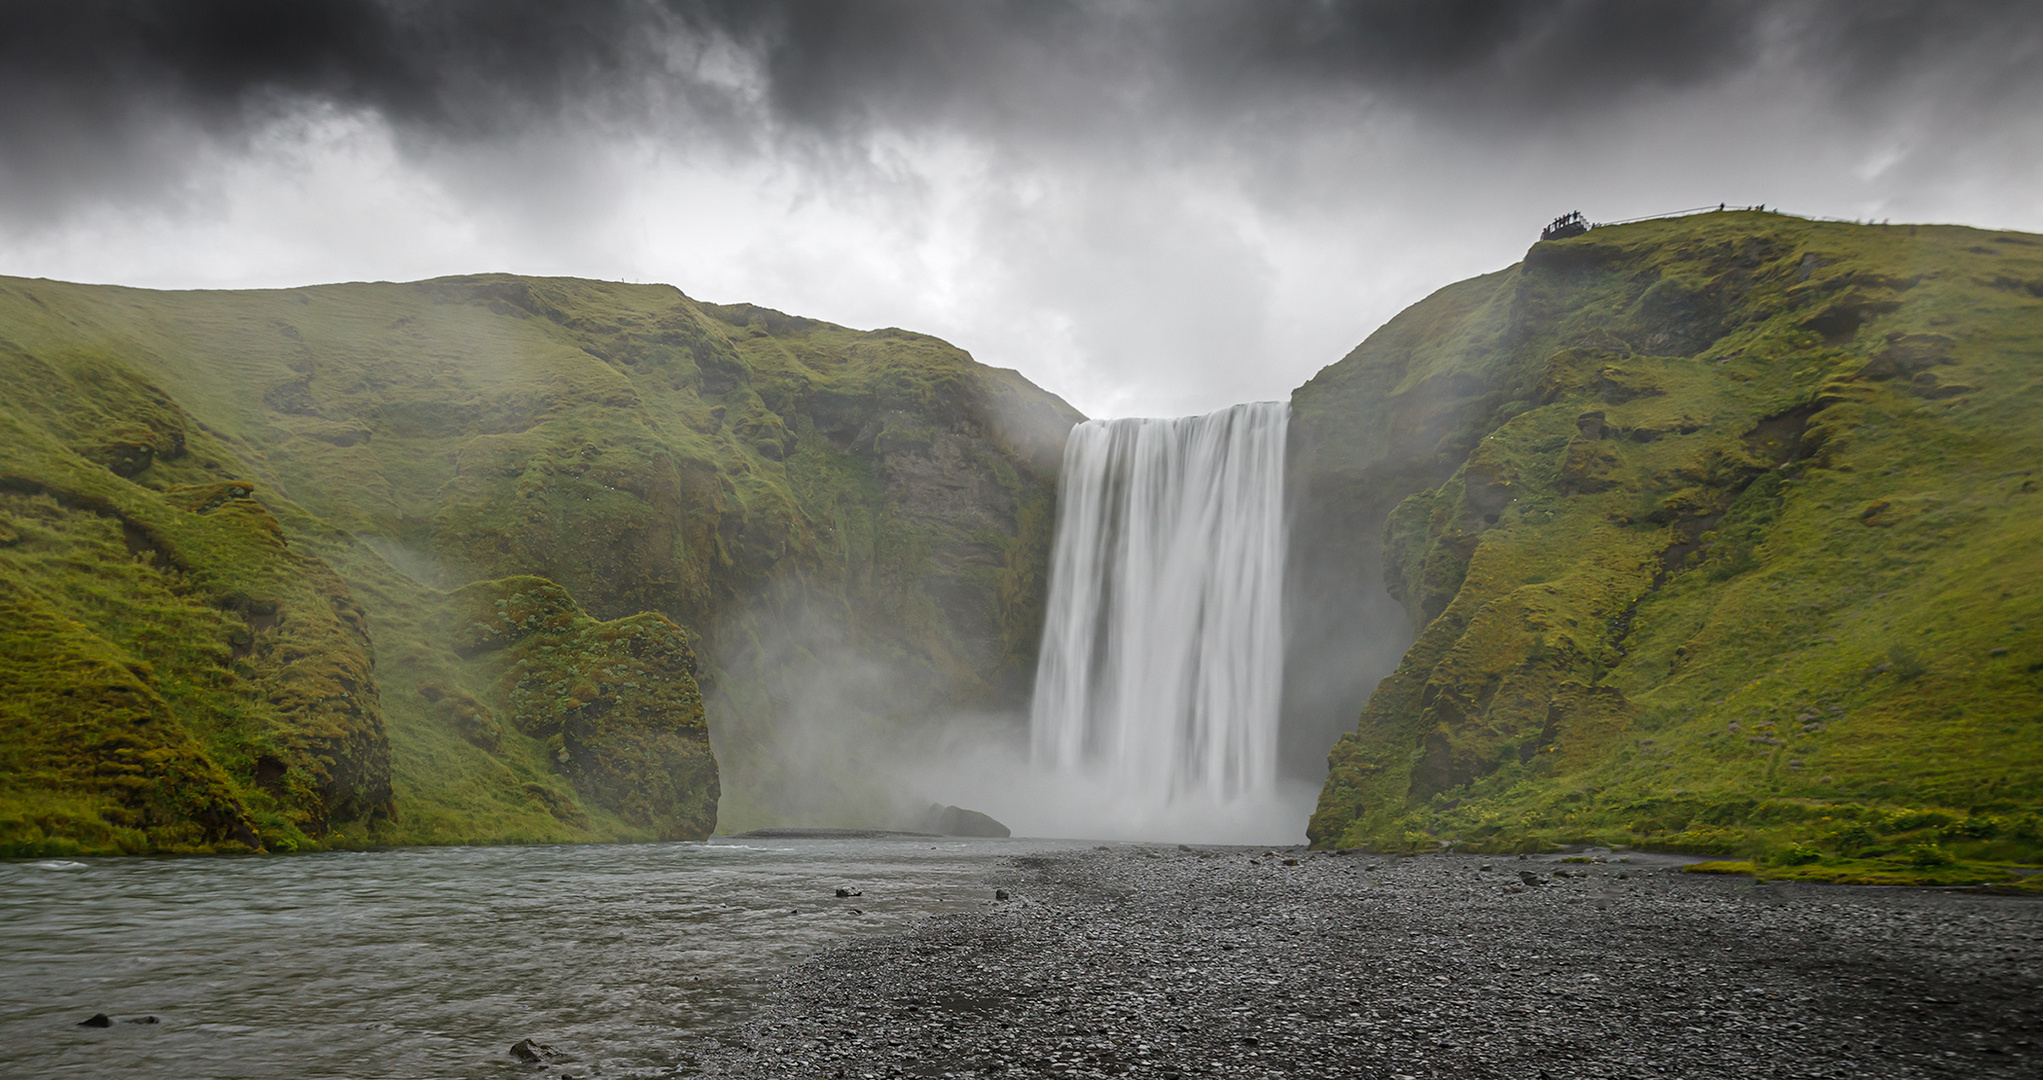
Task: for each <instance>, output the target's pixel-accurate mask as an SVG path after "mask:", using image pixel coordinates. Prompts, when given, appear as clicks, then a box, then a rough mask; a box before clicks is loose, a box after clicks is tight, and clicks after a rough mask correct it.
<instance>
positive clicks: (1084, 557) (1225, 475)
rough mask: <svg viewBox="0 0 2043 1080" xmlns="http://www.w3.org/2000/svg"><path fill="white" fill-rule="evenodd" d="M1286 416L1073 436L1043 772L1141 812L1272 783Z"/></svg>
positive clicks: (1038, 744) (1047, 676)
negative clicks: (1076, 778)
mask: <svg viewBox="0 0 2043 1080" xmlns="http://www.w3.org/2000/svg"><path fill="white" fill-rule="evenodd" d="M1289 416H1290V407H1289V406H1288V405H1287V404H1286V403H1284V402H1281V401H1273V402H1258V403H1255V404H1250V405H1236V406H1234V407H1233V408H1229V409H1222V410H1221V411H1219V412H1216V413H1210V414H1208V415H1205V416H1187V417H1180V418H1178V419H1172V420H1088V421H1086V422H1085V423H1083V424H1080V425H1078V426H1077V427H1076V428H1073V429H1072V431H1071V436H1070V440H1069V441H1068V442H1067V443H1066V444H1065V447H1064V472H1063V475H1062V477H1061V478H1060V480H1059V484H1060V493H1059V495H1058V508H1057V509H1058V513H1057V539H1056V546H1055V548H1054V550H1053V553H1052V557H1051V559H1052V561H1051V567H1050V601H1049V609H1048V612H1047V614H1046V618H1045V624H1044V628H1043V647H1042V652H1041V658H1040V660H1039V661H1038V666H1037V669H1036V688H1035V698H1034V702H1033V706H1032V710H1031V716H1030V727H1031V734H1032V738H1033V743H1034V754H1035V758H1036V762H1037V764H1038V765H1039V766H1044V767H1048V768H1050V769H1052V770H1054V771H1056V772H1058V773H1063V774H1070V775H1079V774H1084V775H1089V776H1092V777H1095V778H1097V779H1100V780H1103V781H1106V782H1108V783H1110V784H1112V785H1113V786H1114V787H1115V788H1116V789H1117V790H1118V791H1119V792H1120V793H1121V794H1122V795H1124V796H1126V797H1127V798H1129V799H1130V800H1131V801H1134V802H1138V803H1142V804H1146V805H1148V806H1151V807H1163V806H1165V805H1167V804H1169V803H1171V802H1173V801H1174V800H1179V799H1182V798H1186V797H1199V798H1202V799H1205V800H1219V801H1231V800H1235V799H1238V798H1240V797H1243V796H1251V795H1257V794H1261V793H1266V792H1267V791H1268V790H1269V789H1270V788H1271V787H1272V786H1273V785H1274V784H1275V782H1276V771H1277V710H1278V704H1279V697H1280V693H1281V690H1280V680H1281V676H1282V673H1283V670H1284V640H1283V626H1282V610H1281V598H1282V593H1283V578H1284V505H1283V504H1284V497H1283V489H1284V432H1285V427H1286V425H1287V423H1288V421H1289Z"/></svg>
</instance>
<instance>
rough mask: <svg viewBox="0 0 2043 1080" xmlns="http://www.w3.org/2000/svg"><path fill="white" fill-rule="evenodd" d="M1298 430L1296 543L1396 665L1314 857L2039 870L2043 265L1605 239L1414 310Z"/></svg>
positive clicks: (1707, 221)
mask: <svg viewBox="0 0 2043 1080" xmlns="http://www.w3.org/2000/svg"><path fill="white" fill-rule="evenodd" d="M1294 408H1295V418H1294V421H1293V432H1294V444H1293V446H1294V450H1293V453H1294V464H1293V476H1294V478H1295V482H1296V483H1297V484H1298V485H1299V486H1300V488H1301V489H1302V490H1303V491H1305V492H1306V493H1307V495H1306V496H1305V498H1304V502H1303V504H1302V509H1301V511H1300V513H1299V521H1300V525H1299V526H1298V528H1299V529H1300V530H1301V531H1303V532H1305V533H1306V534H1308V536H1316V537H1317V538H1318V539H1317V540H1315V541H1312V542H1316V543H1318V544H1319V545H1320V546H1321V548H1322V549H1324V550H1327V551H1332V552H1335V553H1336V554H1335V555H1334V556H1332V557H1335V558H1344V559H1347V560H1349V561H1348V563H1347V564H1346V568H1345V571H1342V572H1346V573H1348V574H1349V575H1350V576H1351V577H1356V578H1360V577H1362V576H1364V575H1365V574H1367V573H1369V572H1380V574H1381V578H1380V580H1381V582H1382V586H1383V591H1384V592H1385V593H1387V594H1388V595H1389V596H1390V597H1392V598H1394V599H1395V600H1396V601H1397V604H1398V606H1399V607H1400V608H1401V609H1402V614H1403V616H1404V617H1405V618H1406V619H1407V620H1408V624H1407V628H1405V629H1404V632H1405V633H1408V634H1411V635H1413V636H1414V637H1415V638H1416V640H1415V642H1414V643H1413V644H1412V645H1411V647H1410V649H1409V651H1408V652H1406V653H1405V654H1404V656H1403V659H1402V661H1401V662H1400V663H1399V664H1398V665H1397V668H1396V670H1395V672H1394V673H1392V674H1391V675H1390V676H1389V677H1388V678H1386V679H1384V680H1383V681H1382V682H1381V684H1379V685H1378V686H1377V687H1376V688H1375V690H1374V693H1373V694H1371V695H1370V696H1369V698H1368V704H1367V707H1366V708H1365V709H1364V710H1363V711H1362V714H1361V717H1360V721H1359V724H1358V726H1357V727H1356V728H1355V730H1353V731H1351V732H1349V733H1348V734H1347V735H1345V736H1343V737H1342V738H1341V740H1340V742H1339V744H1338V745H1337V746H1336V747H1335V748H1334V751H1333V753H1332V755H1331V759H1330V763H1331V772H1330V774H1329V776H1328V779H1327V782H1326V785H1325V788H1324V791H1323V792H1322V795H1321V798H1320V803H1319V809H1318V812H1317V813H1316V814H1315V815H1314V817H1313V819H1312V824H1311V829H1310V835H1311V837H1312V839H1313V841H1314V842H1315V843H1317V844H1319V845H1322V846H1330V845H1353V844H1364V843H1367V844H1372V845H1376V846H1382V847H1388V848H1400V849H1403V848H1427V849H1431V848H1435V847H1438V846H1441V845H1451V846H1456V847H1461V848H1464V849H1475V850H1514V849H1515V850H1524V849H1528V848H1550V847H1551V846H1553V845H1556V844H1566V843H1624V844H1645V845H1650V846H1654V847H1658V848H1662V849H1669V850H1677V851H1689V852H1696V853H1709V854H1721V855H1727V856H1729V855H1737V856H1743V857H1751V858H1757V859H1759V860H1760V863H1761V865H1763V866H1768V865H1770V866H1771V867H1772V868H1773V870H1772V871H1770V872H1776V873H1783V874H1796V873H1799V874H1804V875H1809V876H1829V877H1832V878H1839V879H1857V880H1880V879H1881V877H1880V875H1881V874H1882V873H1884V872H1885V871H1886V870H1888V869H1895V870H1897V872H1901V871H1906V873H1904V874H1903V876H1907V875H1908V874H1913V875H1914V879H1923V876H1924V875H1928V876H1929V877H1931V878H1934V877H1935V876H1936V875H1937V874H1956V875H1958V876H1960V877H1964V876H1965V875H1967V874H1973V875H1977V874H1978V873H1979V872H1980V871H1979V870H1978V869H1977V867H1971V868H1967V867H1965V866H1964V865H1963V863H1964V861H1965V860H1975V861H1976V860H1986V861H1989V862H1990V861H1992V860H1995V859H2020V860H2025V861H2035V860H2036V859H2037V857H2038V855H2039V847H2038V834H2039V829H2043V825H2039V821H2038V810H2039V808H2043V704H2039V703H2043V589H2039V588H2038V586H2037V582H2038V581H2043V492H2039V491H2038V488H2039V481H2043V477H2039V472H2043V238H2038V237H2035V236H2028V235H2021V234H2013V233H1991V232H1982V231H1979V230H1975V229H1967V228H1956V227H1931V226H1893V227H1874V226H1857V225H1849V224H1836V223H1819V222H1812V221H1806V220H1801V219H1795V218H1789V217H1784V216H1780V215H1769V214H1756V213H1717V214H1705V215H1700V216H1696V217H1690V218H1683V219H1678V220H1670V221H1656V222H1648V223H1641V224H1635V225H1627V226H1621V227H1605V228H1598V229H1596V230H1594V231H1592V232H1589V233H1588V234H1587V235H1583V236H1579V237H1575V238H1571V239H1565V240H1558V241H1550V242H1541V243H1539V244H1537V245H1536V246H1534V247H1533V248H1532V250H1531V251H1530V252H1529V253H1528V254H1527V256H1526V259H1525V261H1524V262H1523V263H1521V264H1519V265H1518V266H1514V267H1512V268H1510V269H1508V270H1504V271H1501V272H1499V273H1495V274H1490V275H1487V276H1485V277H1481V278H1476V279H1473V280H1470V281H1465V282H1462V283H1460V284H1457V285H1453V286H1449V287H1448V288H1446V289H1443V290H1441V291H1440V292H1438V293H1436V294H1434V295H1433V296H1431V297H1429V298H1428V299H1426V300H1425V301H1423V302H1421V303H1419V304H1417V305H1414V306H1413V307H1412V308H1410V309H1408V310H1407V311H1405V312H1404V313H1403V314H1401V315H1399V316H1398V317H1397V318H1396V319H1394V320H1392V321H1391V322H1390V323H1389V324H1387V325H1386V326H1384V327H1383V328H1382V329H1381V330H1379V331H1378V332H1377V333H1375V334H1374V335H1372V336H1371V337H1370V338H1369V340H1368V341H1366V342H1364V343H1363V344H1362V345H1361V346H1360V347H1359V348H1357V349H1356V350H1355V351H1354V352H1353V353H1351V354H1350V355H1349V356H1348V357H1347V358H1346V359H1344V360H1342V361H1341V362H1340V363H1338V364H1335V365H1334V366H1332V367H1330V368H1328V369H1326V370H1325V371H1323V372H1321V373H1320V375H1319V376H1318V377H1317V378H1315V379H1314V380H1313V381H1312V382H1310V383H1308V384H1307V385H1306V386H1304V387H1303V388H1301V389H1300V390H1299V391H1298V393H1297V395H1296V396H1295V398H1294ZM1343 529H1347V530H1349V535H1350V536H1351V537H1352V539H1353V545H1352V547H1349V548H1345V549H1344V548H1342V547H1341V546H1340V545H1339V544H1338V542H1337V540H1333V539H1329V537H1330V536H1337V535H1338V533H1339V532H1340V531H1341V530H1343ZM1358 530H1359V531H1366V535H1358V534H1357V531H1358ZM1336 569H1337V570H1339V568H1336ZM1323 572H1324V571H1323ZM1356 595H1359V594H1356ZM1379 595H1381V594H1379ZM1356 602H1357V603H1367V602H1369V601H1368V598H1367V597H1364V598H1363V599H1361V600H1358V601H1356ZM1392 632H1393V633H1395V630H1394V631H1392ZM1953 860H1957V861H1958V862H1959V864H1960V865H1959V866H1957V867H1956V868H1952V867H1951V866H1950V865H1949V864H1951V863H1952V861H1953Z"/></svg>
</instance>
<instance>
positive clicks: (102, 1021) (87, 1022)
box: [78, 1013, 113, 1027]
mask: <svg viewBox="0 0 2043 1080" xmlns="http://www.w3.org/2000/svg"><path fill="white" fill-rule="evenodd" d="M78 1026H79V1027H112V1026H113V1021H112V1020H110V1019H108V1018H107V1015H106V1014H105V1013H93V1014H92V1015H91V1016H89V1017H86V1018H85V1019H83V1020H80V1021H78Z"/></svg>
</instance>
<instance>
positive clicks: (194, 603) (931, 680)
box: [0, 275, 1078, 854]
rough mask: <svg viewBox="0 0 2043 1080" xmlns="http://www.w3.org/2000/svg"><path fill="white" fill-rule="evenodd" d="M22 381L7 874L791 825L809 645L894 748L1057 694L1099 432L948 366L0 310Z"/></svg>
mask: <svg viewBox="0 0 2043 1080" xmlns="http://www.w3.org/2000/svg"><path fill="white" fill-rule="evenodd" d="M0 372H4V374H5V388H6V391H7V392H6V394H5V395H4V396H0V436H4V437H0V607H4V609H5V611H4V615H5V616H6V618H5V621H4V624H0V637H4V642H0V644H4V649H0V723H4V725H5V728H6V730H5V731H4V732H0V850H4V851H7V852H12V853H16V854H31V853H60V852H111V851H181V850H193V851H196V850H216V851H217V850H239V849H246V848H264V849H268V850H288V849H300V848H307V847H319V846H331V845H336V844H340V845H350V844H368V843H419V842H423V843H445V842H515V841H556V840H592V839H633V838H648V837H680V836H701V835H704V834H706V833H707V832H708V831H709V829H710V828H712V827H713V826H714V825H715V823H716V821H717V816H718V801H719V794H720V793H721V794H722V796H723V803H724V816H725V818H726V819H727V820H728V819H733V818H735V819H736V821H737V822H738V823H739V824H740V826H741V827H742V826H743V825H745V824H763V823H772V818H773V817H774V815H775V814H776V812H777V810H776V806H775V804H774V802H773V798H774V793H775V792H776V791H779V790H782V789H784V788H785V787H787V786H788V784H787V783H786V780H787V778H786V777H784V776H781V775H779V774H777V773H776V771H775V761H774V756H773V750H774V746H775V735H774V733H775V732H776V731H777V730H778V725H779V724H780V723H781V722H782V721H783V720H784V717H783V716H782V715H781V714H782V713H783V712H785V711H786V708H787V705H786V700H785V699H786V697H787V695H786V693H785V692H784V690H785V687H784V686H783V685H782V684H784V683H785V682H787V681H788V680H791V679H792V680H799V679H801V678H803V677H804V673H808V674H811V675H812V674H814V673H815V672H816V671H818V670H821V669H822V668H823V667H825V666H826V660H827V659H828V658H819V657H818V656H817V652H818V649H817V647H816V645H815V642H816V641H817V640H820V639H824V638H827V640H828V641H829V642H831V643H833V644H834V645H835V646H837V647H841V648H843V649H845V650H848V651H850V652H851V653H853V654H856V655H857V656H859V657H862V658H867V659H870V660H871V661H872V662H873V663H876V664H880V665H884V667H885V668H886V670H887V671H888V672H889V683H890V685H891V686H892V687H893V688H894V689H896V690H898V691H899V696H898V699H897V702H896V703H895V704H894V705H890V706H889V707H888V708H886V709H884V710H881V711H882V712H884V715H880V716H875V717H869V718H868V719H869V720H871V722H872V723H875V724H880V725H885V726H890V727H891V728H894V729H901V730H906V731H909V732H912V731H914V730H915V729H916V725H918V724H920V723H927V722H929V721H930V719H931V718H932V717H933V716H935V715H937V714H938V713H939V712H940V711H941V710H946V709H955V708H982V709H994V708H999V707H1002V706H1003V705H1010V704H1012V703H1013V701H1014V700H1016V699H1017V698H1018V696H1019V695H1020V694H1022V693H1024V692H1025V689H1026V681H1027V673H1028V672H1029V671H1030V670H1031V669H1032V666H1033V651H1034V648H1035V640H1034V638H1035V629H1036V626H1037V624H1038V623H1039V622H1040V608H1041V604H1042V589H1043V577H1044V573H1045V570H1044V562H1045V558H1046V552H1047V548H1048V543H1049V529H1050V526H1051V520H1052V516H1053V512H1054V472H1055V468H1056V462H1057V455H1058V452H1059V449H1060V447H1061V445H1062V440H1063V435H1064V432H1065V430H1067V429H1068V428H1069V427H1070V425H1071V424H1072V423H1074V422H1075V421H1076V420H1077V419H1078V417H1077V415H1076V413H1074V412H1073V411H1072V410H1071V409H1070V408H1069V407H1068V406H1066V405H1064V404H1063V403H1062V402H1061V401H1058V400H1057V399H1056V398H1054V397H1052V396H1050V395H1048V394H1045V393H1043V392H1042V391H1040V390H1038V389H1037V388H1035V387H1034V386H1032V385H1030V384H1029V383H1028V382H1027V381H1026V380H1024V379H1022V378H1021V377H1020V376H1019V375H1017V374H1015V373H1014V372H1011V371H1004V370H999V369H993V368H987V367H984V366H982V365H979V364H977V363H975V362H973V361H972V360H971V358H970V357H969V356H966V355H965V354H964V353H962V352H960V351H959V350H957V349H955V348H953V347H951V346H949V345H947V344H945V343H943V342H941V341H937V340H936V339H933V338H929V337H925V336H922V335H917V334H911V333H907V332H904V331H898V330H880V331H874V332H869V333H868V332H859V331H853V330H848V329H845V328H843V327H839V326H834V325H831V324H827V323H821V322H815V321H811V320H804V319H798V318H793V317H790V316H786V315H783V314H780V313H779V312H774V311H769V310H766V309H763V308H755V307H749V306H718V305H712V304H703V303H697V302H696V301H693V300H691V299H689V298H688V297H686V296H683V295H682V294H681V293H679V292H677V291H676V290H674V289H672V288H668V287H660V286H631V285H623V284H615V283H603V282H591V281H580V280H570V279H533V278H520V277H513V276H509V275H486V276H476V277H461V278H447V279H439V280H434V281H426V282H418V283H413V284H384V283H378V284H350V285H331V286H320V287H314V288H305V289H288V290H274V291H240V292H185V293H168V292H155V291H148V290H138V289H126V288H114V287H101V286H85V285H74V284H66V283H60V282H50V281H41V280H23V279H0ZM789 625H799V626H801V627H804V628H806V629H805V631H804V632H805V633H806V634H807V635H808V636H807V637H801V636H800V635H794V634H791V633H790V632H789V631H788V630H787V627H788V626H789ZM819 627H820V628H821V629H817V628H819ZM791 637H798V638H800V640H799V642H798V644H797V645H796V646H795V647H793V649H792V650H790V649H789V648H786V647H780V645H779V643H780V642H782V641H784V640H787V639H789V638H791ZM698 649H701V650H702V651H703V657H702V659H703V661H704V663H703V665H702V667H701V669H700V671H698V658H697V655H696V651H697V650H698ZM791 651H792V654H793V655H791ZM698 678H699V680H700V681H699V682H698ZM705 698H707V699H708V702H707V713H708V716H709V723H708V727H707V728H706V727H705ZM711 730H715V731H716V732H717V738H718V741H719V748H718V754H717V757H718V758H721V759H723V768H722V769H721V770H719V769H718V767H717V761H716V760H715V759H713V758H712V757H711V755H710V753H709V748H708V744H707V739H708V737H709V732H710V731H711ZM720 788H721V792H720ZM870 795H871V793H865V792H846V793H842V799H841V800H840V801H842V802H843V803H845V804H846V805H853V804H857V802H858V800H859V799H860V798H867V799H868V801H870Z"/></svg>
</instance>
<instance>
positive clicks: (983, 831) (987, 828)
mask: <svg viewBox="0 0 2043 1080" xmlns="http://www.w3.org/2000/svg"><path fill="white" fill-rule="evenodd" d="M921 824H922V828H923V829H924V830H925V831H928V832H933V833H942V834H943V835H945V836H987V837H1005V836H1012V835H1014V834H1013V833H1011V832H1009V831H1008V828H1007V826H1005V825H1002V824H1001V823H1000V822H998V821H995V820H993V819H992V818H990V817H988V816H986V815H985V814H982V813H980V812H979V811H977V810H967V809H965V808H964V807H962V806H945V805H944V804H942V803H930V804H929V809H928V810H927V811H924V812H923V815H922V823H921Z"/></svg>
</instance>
